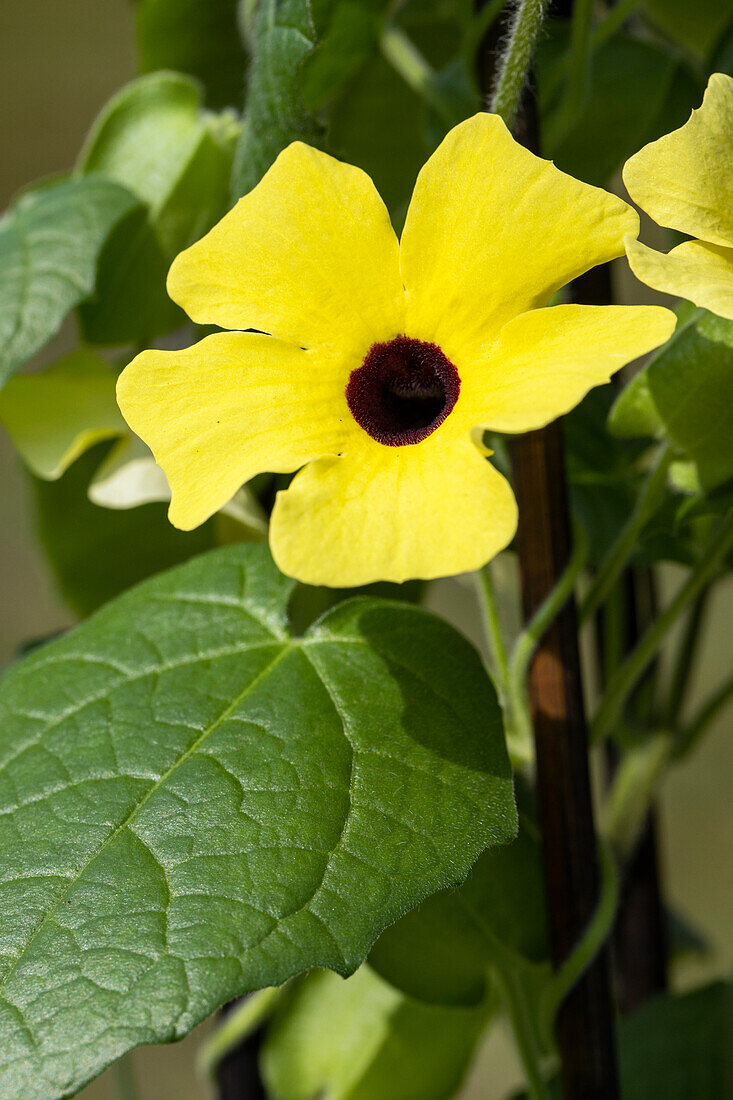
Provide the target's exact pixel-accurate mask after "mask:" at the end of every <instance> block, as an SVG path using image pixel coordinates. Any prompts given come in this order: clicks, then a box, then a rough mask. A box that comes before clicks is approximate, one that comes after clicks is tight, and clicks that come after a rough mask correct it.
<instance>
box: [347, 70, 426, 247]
mask: <svg viewBox="0 0 733 1100" xmlns="http://www.w3.org/2000/svg"><path fill="white" fill-rule="evenodd" d="M425 121H426V108H425V104H424V103H423V102H422V100H421V99H420V97H419V96H418V95H416V94H415V92H413V91H412V90H411V89H410V88H408V86H407V85H406V84H405V82H404V81H403V80H402V79H401V78H400V77H399V76H398V75H397V73H395V72H394V70H393V69H391V68H390V66H389V65H388V64H387V62H386V61H385V60H384V59H383V58H382V57H375V58H374V59H373V60H372V61H370V62H369V64H368V65H367V66H366V68H364V69H363V70H362V71H361V72H360V74H359V77H358V79H357V80H356V81H355V82H354V83H353V84H351V85H349V87H348V89H347V91H346V93H345V94H344V95H343V96H342V97H341V98H340V99H339V100H338V101H337V103H336V104H335V105H334V107H333V110H332V112H331V118H330V125H329V147H330V148H331V149H333V151H334V152H335V153H336V155H337V156H339V157H341V158H342V159H343V160H346V161H348V162H349V163H350V164H356V165H358V166H359V167H360V168H363V169H364V171H365V172H367V173H368V174H369V175H370V176H371V178H372V179H373V180H374V183H375V186H376V188H377V190H378V191H379V193H380V195H381V196H382V198H383V199H384V202H385V203H386V205H387V208H388V209H389V211H390V214H391V215H392V220H393V222H394V223H395V224H396V225H397V226H398V227H399V226H400V224H401V222H402V220H403V219H404V216H405V212H406V210H407V203H408V201H409V198H410V194H411V192H412V188H413V186H414V184H415V180H416V179H417V173H418V172H419V170H420V168H421V167H422V165H423V163H424V162H425V160H426V159H427V157H428V155H429V154H430V152H431V151H432V150H431V149H430V147H429V146H428V144H427V141H426V137H425Z"/></svg>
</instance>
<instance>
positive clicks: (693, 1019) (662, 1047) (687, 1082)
mask: <svg viewBox="0 0 733 1100" xmlns="http://www.w3.org/2000/svg"><path fill="white" fill-rule="evenodd" d="M619 1045H620V1054H621V1057H620V1063H621V1066H620V1068H621V1086H622V1088H621V1091H622V1094H623V1097H624V1100H652V1098H654V1100H656V1098H657V1097H664V1100H690V1098H691V1097H700V1098H702V1097H705V1100H729V1097H730V1096H731V1094H732V1090H733V985H731V984H729V983H727V982H715V983H714V984H713V985H708V986H705V987H704V988H702V989H697V990H695V991H694V992H692V993H687V994H685V995H684V996H682V997H673V996H662V997H656V998H655V999H654V1000H652V1001H650V1002H649V1003H648V1004H646V1005H644V1007H643V1008H640V1009H638V1010H637V1011H636V1012H634V1013H633V1015H631V1016H628V1017H626V1018H625V1019H623V1020H621V1023H620V1028H619Z"/></svg>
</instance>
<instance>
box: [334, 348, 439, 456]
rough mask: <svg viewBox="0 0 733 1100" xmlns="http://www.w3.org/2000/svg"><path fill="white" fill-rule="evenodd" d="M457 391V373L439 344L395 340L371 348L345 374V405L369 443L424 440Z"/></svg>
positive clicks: (390, 444) (395, 444)
mask: <svg viewBox="0 0 733 1100" xmlns="http://www.w3.org/2000/svg"><path fill="white" fill-rule="evenodd" d="M460 388H461V380H460V378H459V377H458V371H457V370H456V368H455V367H454V366H453V364H452V363H451V362H450V360H449V359H447V358H446V356H445V355H444V354H443V352H442V351H441V350H440V348H439V347H438V346H437V344H428V343H426V342H425V341H424V340H416V339H414V338H413V337H411V336H396V337H395V338H394V340H388V341H386V342H385V343H383V344H372V346H371V348H370V349H369V351H368V352H367V355H366V357H365V359H364V362H363V363H362V365H361V366H360V367H357V369H356V370H353V371H352V372H351V375H350V376H349V382H348V385H347V387H346V401H347V403H348V406H349V409H350V410H351V414H352V416H353V417H354V420H356V422H357V424H359V425H360V426H361V427H362V428H363V429H364V431H365V432H368V434H369V435H370V436H371V437H372V439H376V440H377V442H378V443H382V444H384V445H385V446H386V447H402V446H405V445H406V444H410V443H419V442H420V441H421V440H422V439H426V438H427V436H429V435H431V434H432V433H433V432H434V431H435V429H436V428H438V427H439V426H440V425H441V424H442V423H443V421H444V420H445V418H446V417H447V416H448V414H449V413H450V411H451V410H452V408H453V406H454V405H455V403H456V401H457V400H458V394H459V392H460Z"/></svg>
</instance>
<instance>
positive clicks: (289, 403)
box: [117, 332, 359, 530]
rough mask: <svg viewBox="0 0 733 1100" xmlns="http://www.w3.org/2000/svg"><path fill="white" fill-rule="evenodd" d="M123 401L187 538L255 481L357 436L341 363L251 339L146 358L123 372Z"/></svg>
mask: <svg viewBox="0 0 733 1100" xmlns="http://www.w3.org/2000/svg"><path fill="white" fill-rule="evenodd" d="M347 373H348V372H347ZM117 399H118V401H119V404H120V408H121V409H122V413H123V415H124V417H125V419H126V420H127V423H128V424H129V425H130V427H131V428H132V430H133V431H134V432H136V433H137V435H139V436H140V437H141V439H143V440H144V441H145V442H146V443H147V444H148V446H149V447H150V449H151V451H152V452H153V455H154V456H155V460H156V462H157V463H158V465H159V466H160V467H161V468H162V469H163V470H164V471H165V474H166V476H167V478H168V482H169V484H170V488H171V494H172V500H171V508H170V513H169V515H170V519H171V522H172V523H173V524H175V526H176V527H181V528H183V529H184V530H190V529H191V528H192V527H197V526H198V525H199V524H200V523H203V521H204V520H205V519H208V517H209V516H210V515H212V514H213V513H214V512H216V511H217V510H218V509H219V508H221V507H222V506H223V505H224V504H226V502H227V501H228V500H230V499H231V497H233V496H234V494H235V493H236V491H237V490H238V489H239V487H240V485H242V483H243V482H245V481H248V480H249V479H250V478H251V477H254V475H255V474H258V473H261V472H263V471H265V470H270V471H272V472H273V473H281V472H282V473H284V472H289V471H292V470H297V469H298V467H299V466H302V465H303V463H305V462H309V461H310V460H311V459H314V458H318V457H320V456H321V455H325V454H337V453H338V452H339V451H340V450H341V449H342V446H343V444H344V443H345V441H346V440H347V439H348V437H349V434H350V433H354V432H357V431H359V429H358V428H357V426H356V424H355V423H354V421H353V420H352V418H351V416H350V414H349V412H348V408H347V405H346V398H345V396H344V372H343V368H342V367H340V366H339V363H338V362H337V361H335V360H332V359H328V358H327V357H324V355H323V354H316V353H313V352H305V351H303V350H302V349H300V348H296V347H293V346H292V345H289V344H285V343H283V342H281V341H280V340H276V339H274V338H273V337H271V336H261V335H258V334H255V333H245V332H221V333H216V334H215V335H214V336H208V337H207V338H206V339H205V340H201V341H200V343H198V344H195V345H194V346H193V347H191V348H186V349H185V350H184V351H144V352H143V353H142V354H141V355H138V356H137V358H136V359H134V360H133V361H132V363H130V365H129V366H128V367H127V368H126V369H125V370H124V371H123V373H122V374H121V376H120V379H119V382H118V385H117Z"/></svg>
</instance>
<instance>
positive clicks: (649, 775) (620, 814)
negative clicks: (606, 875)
mask: <svg viewBox="0 0 733 1100" xmlns="http://www.w3.org/2000/svg"><path fill="white" fill-rule="evenodd" d="M672 748H673V739H672V735H671V733H670V732H669V731H668V730H661V731H660V732H659V733H657V734H655V735H654V736H652V737H649V738H647V740H645V741H644V742H643V743H642V744H640V745H637V746H636V747H635V748H633V749H631V750H630V751H629V752H627V753H625V755H624V756H623V758H622V760H621V763H620V764H619V767H618V770H617V772H616V775H615V777H614V780H613V786H612V787H611V790H610V792H609V795H608V800H607V802H606V805H605V807H604V815H603V816H604V829H603V831H604V833H605V836H606V839H607V840H608V843H609V844H610V845H611V847H612V849H613V851H614V852H615V853H616V855H617V857H618V859H619V860H620V861H621V862H624V861H625V860H627V859H628V858H629V856H630V855H631V854H632V852H633V851H634V848H635V847H636V842H637V840H638V839H639V837H640V835H641V832H642V830H643V828H644V823H645V821H646V818H647V814H648V813H649V810H650V809H651V806H652V804H653V802H654V798H655V795H656V792H657V787H658V785H659V780H660V779H661V777H662V775H663V774H664V772H665V771H666V769H667V765H668V764H669V761H670V757H671V754H672Z"/></svg>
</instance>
